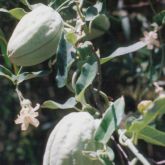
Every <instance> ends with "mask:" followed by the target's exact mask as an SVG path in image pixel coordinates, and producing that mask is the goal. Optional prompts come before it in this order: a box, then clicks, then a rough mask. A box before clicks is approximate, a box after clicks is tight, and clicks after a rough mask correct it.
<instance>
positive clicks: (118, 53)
mask: <svg viewBox="0 0 165 165" xmlns="http://www.w3.org/2000/svg"><path fill="white" fill-rule="evenodd" d="M144 46H146V43H145V42H143V41H139V42H136V43H135V44H132V45H130V46H127V47H120V48H118V49H116V50H115V51H114V52H113V53H112V54H111V55H110V56H108V57H105V58H101V59H100V62H101V64H104V63H106V62H108V61H110V60H112V59H113V58H115V57H118V56H123V55H126V54H128V53H132V52H135V51H137V50H139V49H141V48H143V47H144Z"/></svg>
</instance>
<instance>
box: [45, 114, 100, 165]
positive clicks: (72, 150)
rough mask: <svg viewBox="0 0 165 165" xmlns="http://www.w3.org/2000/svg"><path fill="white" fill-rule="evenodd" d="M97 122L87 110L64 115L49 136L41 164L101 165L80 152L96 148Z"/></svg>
mask: <svg viewBox="0 0 165 165" xmlns="http://www.w3.org/2000/svg"><path fill="white" fill-rule="evenodd" d="M99 123H100V122H99V120H98V119H97V120H95V119H94V118H93V117H92V116H91V115H90V114H89V113H88V112H73V113H70V114H69V115H67V116H65V117H64V118H63V119H62V120H61V121H60V122H59V123H58V124H57V125H56V126H55V128H54V129H53V131H52V132H51V134H50V136H49V139H48V142H47V146H46V150H45V154H44V160H43V165H102V163H101V162H100V161H99V160H91V159H90V158H88V157H86V156H84V155H83V154H82V151H84V150H86V151H96V150H97V149H98V145H96V143H95V141H94V133H95V130H96V128H97V127H98V124H99ZM99 147H100V146H99Z"/></svg>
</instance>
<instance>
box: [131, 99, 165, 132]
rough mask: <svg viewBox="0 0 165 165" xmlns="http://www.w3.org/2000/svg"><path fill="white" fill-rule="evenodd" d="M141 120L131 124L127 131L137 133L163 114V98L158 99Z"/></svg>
mask: <svg viewBox="0 0 165 165" xmlns="http://www.w3.org/2000/svg"><path fill="white" fill-rule="evenodd" d="M146 111H147V113H145V114H144V116H143V118H142V119H140V120H135V121H133V122H132V124H131V125H130V127H129V128H128V131H130V132H135V133H138V132H140V131H141V130H142V129H144V128H145V127H146V126H147V125H148V124H149V123H151V122H153V121H154V120H155V119H156V118H157V117H158V116H160V115H163V114H165V97H159V98H157V99H156V100H154V102H153V104H152V105H151V106H149V107H148V109H147V110H146Z"/></svg>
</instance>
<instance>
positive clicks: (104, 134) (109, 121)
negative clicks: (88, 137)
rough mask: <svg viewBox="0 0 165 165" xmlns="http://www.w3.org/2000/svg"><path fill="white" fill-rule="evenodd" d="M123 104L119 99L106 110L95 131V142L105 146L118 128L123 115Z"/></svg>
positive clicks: (122, 100)
mask: <svg viewBox="0 0 165 165" xmlns="http://www.w3.org/2000/svg"><path fill="white" fill-rule="evenodd" d="M124 108H125V102H124V98H123V97H121V98H119V99H117V100H116V101H115V102H114V103H112V104H111V105H110V106H109V108H108V109H107V110H106V112H105V114H104V116H103V118H102V120H101V123H100V125H99V127H98V129H97V130H96V133H95V140H96V141H99V142H101V143H104V144H106V143H107V142H108V141H109V139H110V137H111V135H112V134H113V132H114V131H115V130H116V129H117V128H118V126H119V124H120V122H121V120H122V117H123V114H124Z"/></svg>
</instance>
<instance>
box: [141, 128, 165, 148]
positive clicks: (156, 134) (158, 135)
mask: <svg viewBox="0 0 165 165" xmlns="http://www.w3.org/2000/svg"><path fill="white" fill-rule="evenodd" d="M138 139H143V140H145V141H146V142H147V143H151V144H155V145H159V146H163V147H165V132H162V131H159V130H157V129H155V128H153V127H150V126H146V127H145V128H143V129H141V130H140V132H139V133H138Z"/></svg>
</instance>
